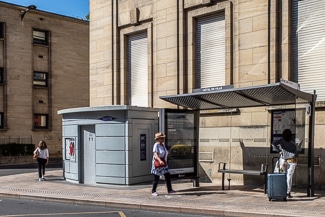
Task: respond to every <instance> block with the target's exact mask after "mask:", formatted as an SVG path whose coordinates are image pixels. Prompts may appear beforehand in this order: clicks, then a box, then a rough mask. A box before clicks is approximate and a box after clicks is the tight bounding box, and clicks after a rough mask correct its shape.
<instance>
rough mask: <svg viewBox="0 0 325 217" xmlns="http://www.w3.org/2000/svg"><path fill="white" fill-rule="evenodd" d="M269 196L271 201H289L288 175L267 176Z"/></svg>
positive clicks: (275, 174)
mask: <svg viewBox="0 0 325 217" xmlns="http://www.w3.org/2000/svg"><path fill="white" fill-rule="evenodd" d="M267 196H268V198H269V201H271V200H272V199H275V200H287V174H285V173H274V174H268V175H267Z"/></svg>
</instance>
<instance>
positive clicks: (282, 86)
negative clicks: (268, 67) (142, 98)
mask: <svg viewBox="0 0 325 217" xmlns="http://www.w3.org/2000/svg"><path fill="white" fill-rule="evenodd" d="M160 99H162V100H165V101H167V102H170V103H172V104H176V105H179V106H183V107H185V108H187V109H192V110H205V109H230V108H244V107H258V106H276V105H289V104H296V103H299V102H305V103H306V102H308V103H311V102H312V101H313V94H309V93H306V92H302V91H300V90H299V85H292V84H291V83H286V82H283V81H281V82H279V83H274V84H267V85H262V86H252V87H241V88H223V87H215V88H206V89H201V91H197V92H193V93H188V94H179V95H171V96H160Z"/></svg>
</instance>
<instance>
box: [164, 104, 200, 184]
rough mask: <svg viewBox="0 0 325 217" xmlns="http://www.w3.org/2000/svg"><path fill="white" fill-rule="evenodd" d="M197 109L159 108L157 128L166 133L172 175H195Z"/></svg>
mask: <svg viewBox="0 0 325 217" xmlns="http://www.w3.org/2000/svg"><path fill="white" fill-rule="evenodd" d="M198 120H199V114H198V112H197V111H187V110H173V109H161V110H160V119H159V129H160V131H162V132H164V133H165V134H166V140H165V145H166V147H167V150H168V153H169V154H168V166H169V169H170V174H171V175H172V177H179V178H181V177H197V176H198V175H197V171H198V170H197V164H198V160H197V159H198V124H199V121H198Z"/></svg>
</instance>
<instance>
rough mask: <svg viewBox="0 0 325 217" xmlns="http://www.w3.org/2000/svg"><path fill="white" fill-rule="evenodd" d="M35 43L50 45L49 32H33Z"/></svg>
mask: <svg viewBox="0 0 325 217" xmlns="http://www.w3.org/2000/svg"><path fill="white" fill-rule="evenodd" d="M33 43H34V44H43V45H48V44H49V43H48V32H47V31H41V30H33Z"/></svg>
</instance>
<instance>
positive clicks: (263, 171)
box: [218, 162, 268, 194]
mask: <svg viewBox="0 0 325 217" xmlns="http://www.w3.org/2000/svg"><path fill="white" fill-rule="evenodd" d="M226 164H227V163H225V162H219V163H218V173H222V190H225V173H234V174H243V175H254V176H264V193H265V194H266V188H267V167H268V165H264V164H261V169H260V170H233V169H226ZM228 181H229V186H230V180H228Z"/></svg>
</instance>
